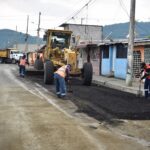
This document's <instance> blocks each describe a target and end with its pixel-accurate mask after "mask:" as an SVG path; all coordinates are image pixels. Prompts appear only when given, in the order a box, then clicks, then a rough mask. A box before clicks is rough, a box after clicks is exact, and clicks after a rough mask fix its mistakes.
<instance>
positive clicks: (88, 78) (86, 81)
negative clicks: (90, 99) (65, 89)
mask: <svg viewBox="0 0 150 150" xmlns="http://www.w3.org/2000/svg"><path fill="white" fill-rule="evenodd" d="M92 76H93V67H92V64H91V63H89V62H87V63H84V65H83V85H88V86H90V85H91V83H92Z"/></svg>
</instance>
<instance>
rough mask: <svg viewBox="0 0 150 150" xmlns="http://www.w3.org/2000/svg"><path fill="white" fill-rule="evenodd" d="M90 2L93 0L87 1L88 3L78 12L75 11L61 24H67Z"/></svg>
mask: <svg viewBox="0 0 150 150" xmlns="http://www.w3.org/2000/svg"><path fill="white" fill-rule="evenodd" d="M92 1H93V0H89V1H88V2H87V3H86V4H85V5H84V6H82V7H81V8H80V9H79V10H77V11H75V12H74V13H73V14H72V15H71V16H69V17H68V18H67V19H65V21H63V23H64V22H68V21H70V20H72V19H74V18H75V16H77V15H78V14H79V13H80V12H81V11H82V10H83V9H84V8H85V7H87V6H88V5H89V4H90V3H91V2H92ZM61 24H62V23H61Z"/></svg>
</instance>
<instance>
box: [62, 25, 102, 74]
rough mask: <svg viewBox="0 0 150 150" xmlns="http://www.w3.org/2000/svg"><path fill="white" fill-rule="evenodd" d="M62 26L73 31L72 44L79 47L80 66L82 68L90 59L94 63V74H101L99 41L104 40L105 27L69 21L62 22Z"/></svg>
mask: <svg viewBox="0 0 150 150" xmlns="http://www.w3.org/2000/svg"><path fill="white" fill-rule="evenodd" d="M60 27H64V30H70V31H72V32H73V34H72V38H71V46H72V47H76V48H78V49H79V55H78V67H79V68H82V67H83V64H84V63H85V62H87V60H88V59H90V62H91V63H92V65H93V74H94V75H99V70H100V68H99V60H100V59H99V49H98V43H99V42H100V41H102V31H103V27H102V26H98V25H84V24H67V23H64V24H62V25H61V26H60Z"/></svg>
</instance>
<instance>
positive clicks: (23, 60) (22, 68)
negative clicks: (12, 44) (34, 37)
mask: <svg viewBox="0 0 150 150" xmlns="http://www.w3.org/2000/svg"><path fill="white" fill-rule="evenodd" d="M25 66H26V55H23V56H22V58H21V59H20V63H19V72H20V76H21V77H24V76H25Z"/></svg>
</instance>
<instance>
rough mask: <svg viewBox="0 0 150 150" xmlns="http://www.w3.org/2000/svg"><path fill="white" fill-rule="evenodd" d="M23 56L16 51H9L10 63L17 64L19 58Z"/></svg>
mask: <svg viewBox="0 0 150 150" xmlns="http://www.w3.org/2000/svg"><path fill="white" fill-rule="evenodd" d="M22 56H23V53H22V52H20V51H18V50H11V51H10V59H11V60H12V63H13V64H15V63H18V61H19V59H20V57H22Z"/></svg>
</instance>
